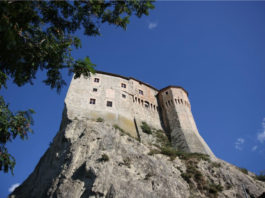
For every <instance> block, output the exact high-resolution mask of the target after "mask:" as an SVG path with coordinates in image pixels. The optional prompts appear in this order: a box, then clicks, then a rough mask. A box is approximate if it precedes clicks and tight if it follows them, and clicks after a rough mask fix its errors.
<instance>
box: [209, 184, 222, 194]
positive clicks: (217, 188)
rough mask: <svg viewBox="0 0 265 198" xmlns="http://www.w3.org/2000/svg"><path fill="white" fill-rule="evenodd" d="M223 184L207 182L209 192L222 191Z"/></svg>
mask: <svg viewBox="0 0 265 198" xmlns="http://www.w3.org/2000/svg"><path fill="white" fill-rule="evenodd" d="M223 189H224V188H223V186H221V185H220V184H214V183H211V184H209V189H208V190H209V193H211V194H217V193H218V192H222V191H223Z"/></svg>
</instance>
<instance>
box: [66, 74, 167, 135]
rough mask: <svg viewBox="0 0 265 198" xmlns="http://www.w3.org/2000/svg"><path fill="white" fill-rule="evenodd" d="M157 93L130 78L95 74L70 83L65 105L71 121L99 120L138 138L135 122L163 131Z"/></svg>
mask: <svg viewBox="0 0 265 198" xmlns="http://www.w3.org/2000/svg"><path fill="white" fill-rule="evenodd" d="M157 93H158V91H157V90H155V89H154V88H151V87H149V86H147V85H146V84H144V83H141V82H140V81H137V80H135V79H132V78H125V77H120V76H113V75H109V74H105V73H96V74H94V75H91V77H89V78H84V77H80V78H78V79H72V82H71V84H70V87H69V90H68V92H67V96H66V99H65V103H66V108H67V113H68V114H69V115H68V116H69V118H71V119H74V118H75V117H78V118H87V119H94V120H96V119H97V118H99V117H100V118H103V119H104V120H105V121H107V122H109V123H111V124H117V125H118V126H119V127H121V128H122V129H124V130H125V131H126V132H128V133H130V134H131V135H132V136H134V137H137V133H136V128H135V123H134V119H135V120H136V121H137V123H138V124H139V125H140V124H141V122H142V121H145V122H147V123H148V124H149V125H151V126H153V127H154V128H157V129H162V127H161V124H160V118H159V112H158V103H157V99H156V94H157ZM93 103H95V104H93ZM107 103H109V104H107ZM138 127H140V126H138Z"/></svg>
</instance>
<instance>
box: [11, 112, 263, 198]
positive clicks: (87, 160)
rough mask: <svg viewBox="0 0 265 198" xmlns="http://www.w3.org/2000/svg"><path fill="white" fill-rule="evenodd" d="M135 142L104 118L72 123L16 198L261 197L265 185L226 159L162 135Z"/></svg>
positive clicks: (141, 136)
mask: <svg viewBox="0 0 265 198" xmlns="http://www.w3.org/2000/svg"><path fill="white" fill-rule="evenodd" d="M151 132H152V133H151V134H147V133H143V132H142V131H141V130H140V132H139V138H138V139H135V138H132V137H130V136H128V135H127V134H126V131H123V130H122V129H121V128H119V126H116V125H115V126H112V125H110V124H108V123H105V122H104V121H103V120H102V119H98V120H97V121H91V120H84V119H82V120H79V119H75V120H69V119H68V118H67V116H66V114H65V115H64V117H63V121H62V124H61V128H60V131H59V132H58V134H57V135H56V136H55V138H54V140H53V142H52V144H51V146H50V148H49V149H48V150H47V151H46V153H45V154H44V156H43V157H42V158H41V159H40V161H39V163H38V165H37V166H36V168H35V170H34V171H33V173H32V174H31V175H30V176H29V177H28V179H26V180H25V181H24V183H23V184H22V185H21V186H20V187H18V188H17V189H16V190H15V191H14V192H13V193H12V194H11V195H10V197H12V198H20V197H21V198H22V197H23V198H31V197H32V198H36V197H53V198H54V197H62V198H68V197H69V198H78V197H82V198H84V197H95V198H96V197H97V198H99V197H105V198H136V197H137V198H141V197H145V198H148V197H150V198H158V197H159V198H160V197H161V198H162V197H165V198H178V197H179V198H191V197H229V198H230V197H242V198H246V197H259V196H261V194H262V193H264V192H265V183H264V182H261V181H258V180H256V179H255V178H254V174H251V173H248V174H246V173H243V172H242V171H240V170H239V169H238V168H237V167H235V166H233V165H231V164H229V163H227V162H224V161H222V160H220V159H209V157H208V156H206V155H202V154H196V153H195V154H186V153H181V152H176V151H174V150H173V149H172V148H171V147H170V145H169V143H168V141H167V137H166V136H165V134H164V133H163V132H162V131H159V130H154V129H152V131H151Z"/></svg>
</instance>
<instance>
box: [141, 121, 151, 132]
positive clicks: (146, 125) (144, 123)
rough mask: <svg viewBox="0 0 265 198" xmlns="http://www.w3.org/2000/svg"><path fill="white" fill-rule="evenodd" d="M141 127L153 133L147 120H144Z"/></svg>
mask: <svg viewBox="0 0 265 198" xmlns="http://www.w3.org/2000/svg"><path fill="white" fill-rule="evenodd" d="M141 129H142V131H143V132H144V133H146V134H152V129H151V127H150V126H149V125H148V124H147V123H146V122H142V125H141Z"/></svg>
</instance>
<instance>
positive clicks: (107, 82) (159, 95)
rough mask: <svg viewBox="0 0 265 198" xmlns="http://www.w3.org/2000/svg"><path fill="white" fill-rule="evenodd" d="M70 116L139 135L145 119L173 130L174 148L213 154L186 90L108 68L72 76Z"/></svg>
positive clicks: (67, 109) (68, 112) (157, 126)
mask: <svg viewBox="0 0 265 198" xmlns="http://www.w3.org/2000/svg"><path fill="white" fill-rule="evenodd" d="M65 105H66V112H67V116H68V118H69V119H71V120H73V119H75V118H78V119H82V118H86V119H91V120H97V119H98V118H103V119H104V120H105V121H107V122H109V123H111V124H112V125H118V126H119V127H120V128H122V129H123V130H124V131H126V132H127V133H129V134H130V135H132V136H133V137H138V134H137V128H138V129H139V128H140V126H141V123H142V122H143V121H144V122H146V123H147V124H148V125H150V126H152V127H153V128H156V129H163V128H165V131H167V132H168V133H169V134H170V138H171V143H172V145H173V146H174V147H175V148H178V149H181V150H183V151H186V152H199V153H205V154H208V155H210V156H214V155H213V153H212V151H211V150H210V148H209V147H208V145H207V144H206V143H205V141H204V140H203V138H202V137H201V136H200V134H199V132H198V129H197V127H196V124H195V121H194V119H193V115H192V113H191V107H190V102H189V98H188V95H187V92H186V91H185V90H184V89H183V88H181V87H176V86H169V87H166V88H164V89H162V90H160V91H159V90H157V89H155V88H154V87H152V86H150V85H148V84H146V83H143V82H141V81H138V80H136V79H134V78H127V77H124V76H119V75H116V74H110V73H106V72H97V73H96V74H93V75H91V76H90V77H88V78H85V77H81V78H78V79H72V82H71V84H70V87H69V90H68V92H67V96H66V99H65Z"/></svg>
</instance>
